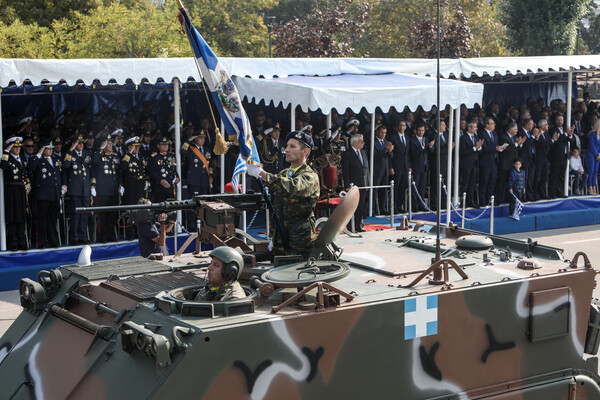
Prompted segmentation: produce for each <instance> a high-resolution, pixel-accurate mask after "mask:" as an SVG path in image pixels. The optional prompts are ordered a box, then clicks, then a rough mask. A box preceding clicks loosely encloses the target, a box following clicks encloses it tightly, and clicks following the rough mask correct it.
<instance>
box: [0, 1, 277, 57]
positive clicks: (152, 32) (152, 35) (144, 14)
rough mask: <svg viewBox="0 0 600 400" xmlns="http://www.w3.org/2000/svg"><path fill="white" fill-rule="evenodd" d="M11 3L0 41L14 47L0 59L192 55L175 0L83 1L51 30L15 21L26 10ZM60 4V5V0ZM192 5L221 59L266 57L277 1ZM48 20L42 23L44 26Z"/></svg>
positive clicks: (202, 30)
mask: <svg viewBox="0 0 600 400" xmlns="http://www.w3.org/2000/svg"><path fill="white" fill-rule="evenodd" d="M0 1H3V0H0ZM4 1H6V0H4ZM26 1H28V0H26ZM69 1H70V2H71V3H73V4H75V3H77V1H76V0H68V1H67V0H65V4H67V3H68V4H71V3H69ZM8 3H10V4H7V8H6V9H5V10H4V12H0V38H2V39H3V40H2V43H3V44H5V43H10V46H6V45H3V46H2V47H1V48H0V57H11V58H45V57H51V58H120V57H178V56H191V55H192V54H193V53H192V50H191V47H190V45H189V44H188V43H187V38H186V36H185V33H184V31H183V30H182V29H181V26H180V24H179V22H178V21H177V18H176V16H177V6H176V3H175V0H167V1H166V2H164V3H163V4H157V2H154V1H150V0H122V1H119V0H110V1H100V0H98V1H97V2H94V1H92V0H90V1H88V2H85V1H84V0H81V1H80V2H79V3H78V4H87V5H88V6H89V7H87V8H86V7H80V9H76V8H74V9H72V10H69V11H66V12H64V13H62V14H60V13H57V14H56V15H60V18H56V19H53V20H52V21H50V23H49V25H48V26H45V25H41V24H37V23H35V22H30V23H26V21H24V20H21V19H18V18H17V19H14V18H13V17H14V16H16V15H20V14H21V12H22V10H21V9H20V8H19V7H18V2H17V1H8ZM41 3H44V2H40V4H41ZM57 3H60V4H62V3H61V1H60V0H59V1H57ZM190 3H191V4H189V6H188V13H189V15H190V18H191V19H192V22H193V23H194V25H195V26H196V28H197V29H198V30H199V32H200V33H201V34H202V35H203V36H204V38H205V39H206V41H207V42H208V43H209V45H210V46H211V47H212V48H213V51H215V53H216V54H217V55H220V56H238V57H261V56H262V57H264V56H266V55H267V53H268V33H267V28H266V26H265V24H264V22H263V19H262V17H261V15H262V14H263V13H264V11H267V10H269V9H271V8H272V7H274V6H275V4H276V1H275V0H248V1H244V2H238V1H228V0H196V1H194V2H193V3H192V2H190ZM92 5H93V7H92ZM82 8H85V10H82ZM38 9H40V10H41V9H43V7H42V6H39V7H38ZM53 15H54V14H53ZM5 18H10V19H9V20H10V21H11V22H10V23H9V22H7V20H6V19H5ZM2 21H4V23H3V22H2ZM47 22H48V21H46V20H44V24H46V23H47Z"/></svg>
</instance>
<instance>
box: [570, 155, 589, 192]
mask: <svg viewBox="0 0 600 400" xmlns="http://www.w3.org/2000/svg"><path fill="white" fill-rule="evenodd" d="M569 175H570V176H572V177H574V179H573V194H574V195H576V196H579V195H582V194H583V186H584V185H585V182H586V181H587V173H586V172H585V171H584V170H583V163H582V162H581V157H579V147H573V150H572V151H571V158H569Z"/></svg>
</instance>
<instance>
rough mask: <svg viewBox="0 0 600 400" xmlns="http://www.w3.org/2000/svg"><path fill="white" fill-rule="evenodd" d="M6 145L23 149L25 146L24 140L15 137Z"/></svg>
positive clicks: (7, 141)
mask: <svg viewBox="0 0 600 400" xmlns="http://www.w3.org/2000/svg"><path fill="white" fill-rule="evenodd" d="M4 143H6V145H7V146H8V145H10V144H12V145H13V146H14V147H21V146H22V145H23V138H22V137H20V136H13V137H11V138H10V139H8V140H6V142H4Z"/></svg>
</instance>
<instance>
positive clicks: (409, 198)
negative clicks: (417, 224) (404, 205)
mask: <svg viewBox="0 0 600 400" xmlns="http://www.w3.org/2000/svg"><path fill="white" fill-rule="evenodd" d="M408 220H409V221H411V220H412V171H408Z"/></svg>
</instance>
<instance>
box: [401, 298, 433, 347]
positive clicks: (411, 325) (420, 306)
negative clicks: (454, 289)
mask: <svg viewBox="0 0 600 400" xmlns="http://www.w3.org/2000/svg"><path fill="white" fill-rule="evenodd" d="M437 320H438V296H437V295H432V296H424V297H423V296H422V297H415V298H412V299H407V300H406V301H405V302H404V339H405V340H408V339H414V338H418V337H422V336H431V335H437V332H438V326H437Z"/></svg>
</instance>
